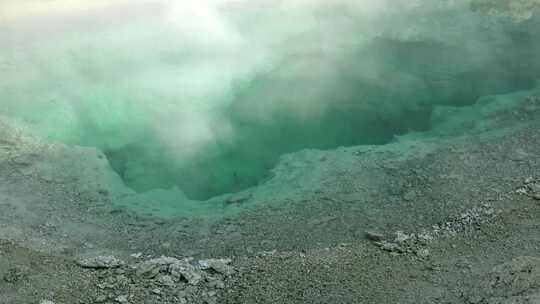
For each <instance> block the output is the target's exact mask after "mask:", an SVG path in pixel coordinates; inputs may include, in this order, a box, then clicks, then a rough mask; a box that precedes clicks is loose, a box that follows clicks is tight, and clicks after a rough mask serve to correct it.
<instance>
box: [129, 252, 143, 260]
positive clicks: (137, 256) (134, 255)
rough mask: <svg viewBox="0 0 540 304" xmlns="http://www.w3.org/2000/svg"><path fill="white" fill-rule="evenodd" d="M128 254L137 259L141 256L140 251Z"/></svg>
mask: <svg viewBox="0 0 540 304" xmlns="http://www.w3.org/2000/svg"><path fill="white" fill-rule="evenodd" d="M130 256H131V257H132V258H136V259H138V258H140V257H141V256H142V252H137V253H133V254H131V255H130Z"/></svg>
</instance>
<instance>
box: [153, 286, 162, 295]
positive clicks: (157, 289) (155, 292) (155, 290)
mask: <svg viewBox="0 0 540 304" xmlns="http://www.w3.org/2000/svg"><path fill="white" fill-rule="evenodd" d="M152 293H153V294H157V295H158V294H161V289H159V288H154V289H152Z"/></svg>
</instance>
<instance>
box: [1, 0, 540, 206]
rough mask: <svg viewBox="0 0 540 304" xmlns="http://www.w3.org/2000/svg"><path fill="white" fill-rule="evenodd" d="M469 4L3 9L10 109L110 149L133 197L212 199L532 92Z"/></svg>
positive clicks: (380, 0) (239, 0)
mask: <svg viewBox="0 0 540 304" xmlns="http://www.w3.org/2000/svg"><path fill="white" fill-rule="evenodd" d="M469 2H470V1H466V0H453V1H433V0H429V1H428V0H425V1H424V0H363V1H352V0H330V1H329V0H324V1H323V0H297V1H279V0H276V1H270V0H268V1H266V0H260V1H248V0H204V1H202V0H201V1H162V0H156V1H142V0H139V1H134V0H130V1H122V0H114V1H95V0H94V1H82V0H81V1H67V0H56V1H28V0H26V1H20V0H17V1H15V0H7V1H6V0H4V1H2V3H0V114H4V115H8V116H12V117H17V118H19V119H20V120H22V121H24V122H25V123H27V124H29V125H30V126H32V127H33V128H34V129H35V130H36V132H38V133H40V134H41V135H43V136H45V137H48V138H50V139H52V140H59V141H63V142H66V143H69V144H77V145H85V146H95V147H98V148H100V149H102V150H103V151H105V152H106V153H107V154H108V156H109V157H110V159H111V163H112V165H113V167H115V169H116V170H117V171H118V172H119V173H120V174H121V175H123V178H124V179H125V180H126V181H127V182H128V184H129V183H131V185H133V186H134V187H136V188H139V189H141V190H145V189H150V188H153V187H169V186H172V185H180V186H181V189H184V190H185V191H187V192H188V193H190V194H191V195H192V196H193V197H200V198H205V197H208V196H209V195H215V194H217V193H221V192H224V191H226V190H230V191H234V190H238V189H239V188H242V187H245V186H246V185H249V184H250V183H253V179H254V178H256V176H260V175H261V174H262V173H261V172H264V171H266V170H267V169H268V168H269V167H271V166H272V164H273V162H274V161H275V160H276V158H277V157H278V156H279V154H281V153H284V152H290V151H293V150H295V149H300V148H303V147H318V148H329V147H333V146H335V145H340V144H343V145H344V144H357V143H361V142H367V143H380V142H384V141H388V140H390V139H391V137H392V135H394V134H396V133H400V132H401V133H403V132H407V131H411V130H422V129H426V128H429V119H428V117H429V111H430V110H431V106H433V105H434V104H445V103H454V104H466V103H472V102H474V101H475V98H476V97H478V95H481V94H484V93H496V91H497V90H499V91H500V90H503V91H504V90H505V88H506V87H508V86H510V87H514V86H527V85H528V84H527V83H528V81H529V80H530V79H533V78H534V77H533V76H536V75H525V74H524V73H518V74H519V75H517V74H516V72H515V71H517V70H519V67H515V66H513V63H512V60H510V63H508V60H507V61H506V62H505V63H504V64H501V63H500V61H499V59H500V57H499V55H500V54H499V53H497V51H494V49H495V48H493V45H498V46H502V47H503V48H504V47H505V46H508V45H511V44H512V43H514V42H512V41H511V39H510V38H509V36H508V33H505V32H504V30H503V29H502V27H500V26H499V25H496V24H489V23H486V22H487V21H486V18H485V17H484V16H481V15H480V14H478V13H475V12H472V11H471V10H470V3H469ZM533 51H534V50H533V48H531V52H533ZM510 59H511V58H510ZM443 61H444V64H443ZM419 63H423V69H422V70H418V69H417V68H416V67H417V66H422V65H420V64H419ZM535 64H536V62H533V64H532V66H534V65H535ZM481 73H491V76H490V79H483V80H482V82H481V83H482V84H478V83H477V84H475V83H474V81H473V83H472V84H471V81H470V80H471V79H473V78H475V77H476V76H478V75H479V74H481ZM516 75H517V76H516ZM468 77H469V78H468ZM475 79H477V78H475ZM516 79H517V80H516ZM464 84H466V85H465V86H464ZM495 88H497V89H495ZM405 114H406V115H408V116H407V117H408V118H407V119H404V118H403V116H404V115H405ZM329 115H330V116H329ZM332 115H333V116H332ZM420 116H421V117H424V118H423V119H418V117H420ZM344 117H345V118H344ZM342 120H345V121H348V122H349V123H350V124H352V127H351V126H348V127H343V128H342V127H332V128H329V131H327V132H328V134H327V136H326V139H323V140H321V139H320V138H315V137H321V136H319V135H320V134H317V133H321V132H322V133H324V132H326V131H325V130H327V129H328V128H327V125H333V126H335V125H339V124H340V123H341V121H342ZM375 120H376V121H378V125H377V124H376V122H375ZM325 122H326V123H328V124H327V125H324V123H325ZM276 126H277V127H276ZM304 127H305V128H306V129H302V128H304ZM300 129H301V130H300ZM307 129H309V130H311V131H306V130H307ZM291 130H297V131H292V132H291ZM298 130H300V131H298ZM295 132H296V133H295ZM283 136H285V137H290V138H289V139H288V140H285V141H286V142H287V144H283V143H281V142H278V141H276V140H274V138H277V137H283ZM323 137H324V136H323ZM261 138H262V139H261ZM242 146H247V147H246V148H245V149H239V148H238V147H242ZM277 146H279V147H277ZM247 150H249V152H247ZM130 154H131V157H128V156H126V155H130ZM254 159H259V160H258V163H257V165H252V166H251V167H250V168H247V167H246V165H245V164H244V163H245V162H249V161H252V160H254ZM171 164H172V165H171ZM149 168H153V169H149ZM185 176H195V178H189V180H196V182H193V181H186V180H185V178H184V179H183V177H185ZM233 184H238V186H237V187H235V186H233ZM212 187H214V188H212ZM237 188H238V189H237ZM205 193H207V195H205Z"/></svg>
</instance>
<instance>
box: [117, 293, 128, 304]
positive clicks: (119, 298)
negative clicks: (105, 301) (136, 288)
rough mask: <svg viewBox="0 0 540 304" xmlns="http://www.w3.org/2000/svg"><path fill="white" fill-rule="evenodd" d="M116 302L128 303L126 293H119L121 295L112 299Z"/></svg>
mask: <svg viewBox="0 0 540 304" xmlns="http://www.w3.org/2000/svg"><path fill="white" fill-rule="evenodd" d="M114 300H115V301H116V302H118V303H129V301H128V296H126V295H121V296H118V297H116V298H115V299H114Z"/></svg>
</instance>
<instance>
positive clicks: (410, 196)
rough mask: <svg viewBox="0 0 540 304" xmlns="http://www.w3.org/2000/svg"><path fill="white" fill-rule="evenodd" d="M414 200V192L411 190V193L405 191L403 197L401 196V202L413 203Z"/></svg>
mask: <svg viewBox="0 0 540 304" xmlns="http://www.w3.org/2000/svg"><path fill="white" fill-rule="evenodd" d="M415 199H416V192H414V191H413V190H411V191H407V192H406V193H405V194H404V195H403V200H405V201H407V202H410V201H413V200H415Z"/></svg>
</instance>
